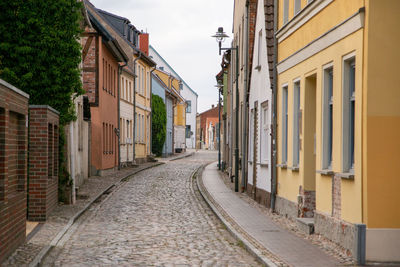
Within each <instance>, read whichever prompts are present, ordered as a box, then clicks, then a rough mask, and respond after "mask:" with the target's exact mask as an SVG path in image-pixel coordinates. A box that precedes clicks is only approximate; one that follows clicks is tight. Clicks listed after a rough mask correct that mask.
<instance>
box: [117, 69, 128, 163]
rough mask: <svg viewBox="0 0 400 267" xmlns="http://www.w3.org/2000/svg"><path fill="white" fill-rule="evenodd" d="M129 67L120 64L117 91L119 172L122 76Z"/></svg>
mask: <svg viewBox="0 0 400 267" xmlns="http://www.w3.org/2000/svg"><path fill="white" fill-rule="evenodd" d="M126 65H127V63H126V62H125V63H124V64H123V65H119V64H118V90H117V99H118V120H117V121H118V130H117V131H116V134H117V137H118V170H120V169H121V123H120V121H121V95H120V91H121V74H122V69H123V68H124V67H125V66H126Z"/></svg>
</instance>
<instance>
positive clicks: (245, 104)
mask: <svg viewBox="0 0 400 267" xmlns="http://www.w3.org/2000/svg"><path fill="white" fill-rule="evenodd" d="M249 10H250V9H249V1H248V0H247V1H246V28H247V30H246V36H245V38H246V39H245V40H246V46H245V49H246V50H245V51H246V52H245V53H244V56H245V64H244V68H245V70H244V71H245V74H244V90H243V126H244V129H245V130H244V131H243V136H242V153H243V157H242V192H244V191H245V190H246V188H247V168H248V164H247V158H248V154H247V132H248V128H247V126H248V125H247V123H248V105H249V104H248V101H247V100H248V98H247V97H248V88H247V87H248V78H249V77H248V75H249V55H248V54H249V53H248V52H249V31H250V26H249ZM253 186H256V185H253Z"/></svg>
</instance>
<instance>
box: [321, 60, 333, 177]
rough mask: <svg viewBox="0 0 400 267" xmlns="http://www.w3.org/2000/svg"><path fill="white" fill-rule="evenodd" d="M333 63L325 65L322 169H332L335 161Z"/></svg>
mask: <svg viewBox="0 0 400 267" xmlns="http://www.w3.org/2000/svg"><path fill="white" fill-rule="evenodd" d="M333 71H334V69H333V63H328V64H326V65H325V66H323V94H322V97H323V100H322V169H323V170H332V162H333V88H334V87H333V79H334V76H333V75H334V73H333Z"/></svg>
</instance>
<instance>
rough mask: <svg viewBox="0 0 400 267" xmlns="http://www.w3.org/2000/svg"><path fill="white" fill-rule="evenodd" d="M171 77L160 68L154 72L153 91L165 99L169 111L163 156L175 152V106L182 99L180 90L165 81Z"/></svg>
mask: <svg viewBox="0 0 400 267" xmlns="http://www.w3.org/2000/svg"><path fill="white" fill-rule="evenodd" d="M169 79H170V78H169V75H168V74H166V73H165V72H162V71H160V70H155V71H154V72H153V74H152V92H153V94H155V95H158V96H160V97H161V98H162V99H163V100H164V103H165V108H166V112H167V125H166V137H165V143H164V146H163V151H162V156H163V157H168V156H170V155H172V154H174V149H173V147H174V142H173V140H174V139H173V136H174V106H175V105H176V103H177V102H178V101H182V98H180V97H179V96H178V91H176V90H174V89H172V88H169V86H168V85H167V84H166V83H165V82H164V81H167V80H169Z"/></svg>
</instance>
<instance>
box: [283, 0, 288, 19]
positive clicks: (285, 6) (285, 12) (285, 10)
mask: <svg viewBox="0 0 400 267" xmlns="http://www.w3.org/2000/svg"><path fill="white" fill-rule="evenodd" d="M288 21H289V0H283V24H285V23H287V22H288Z"/></svg>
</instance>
